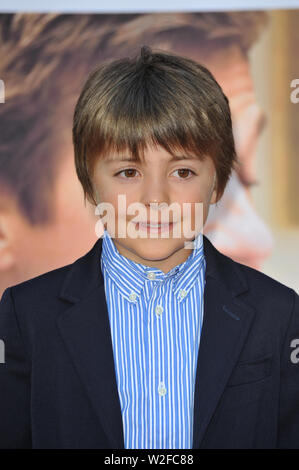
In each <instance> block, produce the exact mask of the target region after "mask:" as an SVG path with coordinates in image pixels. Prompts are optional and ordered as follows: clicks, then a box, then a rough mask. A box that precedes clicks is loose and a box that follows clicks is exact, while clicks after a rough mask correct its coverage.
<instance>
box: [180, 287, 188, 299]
mask: <svg viewBox="0 0 299 470" xmlns="http://www.w3.org/2000/svg"><path fill="white" fill-rule="evenodd" d="M186 295H187V292H186V291H185V290H184V289H181V290H180V296H181V298H182V299H183V298H184V297H186Z"/></svg>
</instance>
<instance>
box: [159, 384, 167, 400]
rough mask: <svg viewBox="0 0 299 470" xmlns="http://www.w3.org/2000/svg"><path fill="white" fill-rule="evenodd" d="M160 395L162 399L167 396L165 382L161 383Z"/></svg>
mask: <svg viewBox="0 0 299 470" xmlns="http://www.w3.org/2000/svg"><path fill="white" fill-rule="evenodd" d="M158 393H159V395H160V397H164V396H165V395H166V388H165V385H164V382H160V383H159V387H158Z"/></svg>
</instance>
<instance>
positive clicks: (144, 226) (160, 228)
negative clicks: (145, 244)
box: [136, 222, 175, 233]
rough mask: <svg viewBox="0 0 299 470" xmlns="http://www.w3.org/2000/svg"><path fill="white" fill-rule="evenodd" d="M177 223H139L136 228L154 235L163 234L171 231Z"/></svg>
mask: <svg viewBox="0 0 299 470" xmlns="http://www.w3.org/2000/svg"><path fill="white" fill-rule="evenodd" d="M174 224H175V222H169V223H160V224H159V223H158V224H148V223H147V222H137V223H136V228H137V229H139V228H140V230H145V231H147V232H153V233H162V232H166V231H167V230H171V229H172V227H173V225H174Z"/></svg>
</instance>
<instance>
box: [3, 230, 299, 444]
mask: <svg viewBox="0 0 299 470" xmlns="http://www.w3.org/2000/svg"><path fill="white" fill-rule="evenodd" d="M203 240H204V253H205V257H206V262H207V267H206V285H205V291H204V319H203V329H202V333H201V334H202V336H201V341H200V348H199V354H198V361H197V371H196V384H195V405H194V432H193V448H202V449H207V448H214V449H215V448H231V449H232V448H235V449H237V448H249V449H253V448H299V348H298V344H299V296H298V294H297V293H296V292H295V291H294V290H293V289H291V288H289V287H287V286H285V285H283V284H281V283H279V282H278V281H276V280H274V279H272V278H270V277H269V276H267V275H265V274H263V273H261V272H259V271H257V270H255V269H252V268H250V267H247V266H245V265H242V264H240V263H237V262H235V261H233V260H232V259H231V258H229V257H227V256H225V255H224V254H222V253H220V252H219V251H218V250H217V249H216V248H215V247H214V246H213V244H212V243H211V242H210V241H209V240H208V238H207V237H206V236H204V237H203ZM101 248H102V239H101V238H100V239H98V240H97V241H96V243H95V244H94V246H93V247H92V248H91V250H90V251H89V252H87V253H86V254H85V255H84V256H82V257H81V258H79V259H77V260H76V261H75V262H74V263H71V264H69V265H67V266H63V267H61V268H58V269H54V270H52V271H49V272H47V273H45V274H42V275H40V276H37V277H35V278H33V279H30V280H27V281H24V282H21V283H19V284H17V285H15V286H12V287H10V288H7V289H6V290H5V291H4V293H3V296H2V299H1V302H0V338H1V339H2V340H3V341H4V344H5V363H3V364H0V391H1V400H0V447H1V448H34V449H39V448H44V449H45V448H52V449H53V448H68V449H79V448H105V449H109V448H112V449H121V448H124V439H123V427H122V416H121V408H120V402H119V397H118V390H117V383H116V376H115V369H114V358H113V349H112V341H111V335H110V326H109V317H108V312H107V304H106V300H105V289H104V283H103V276H102V273H101V268H100V255H101ZM296 339H297V342H296V341H294V340H296ZM296 344H297V350H296V348H295V346H296ZM294 345H295V346H294Z"/></svg>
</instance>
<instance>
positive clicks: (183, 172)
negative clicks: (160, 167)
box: [115, 168, 195, 179]
mask: <svg viewBox="0 0 299 470" xmlns="http://www.w3.org/2000/svg"><path fill="white" fill-rule="evenodd" d="M134 171H135V172H136V171H137V170H135V168H126V169H125V170H121V171H119V172H118V173H116V174H115V176H118V175H120V174H121V173H125V172H126V173H127V176H128V177H127V176H126V177H125V179H130V178H131V177H132V176H134V174H133V175H132V172H133V173H134ZM176 171H178V172H180V175H179V179H187V178H186V176H184V174H185V175H186V172H188V171H189V172H191V173H192V174H193V175H195V173H194V171H192V170H190V169H189V168H179V169H178V170H175V171H174V173H175V172H176Z"/></svg>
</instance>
